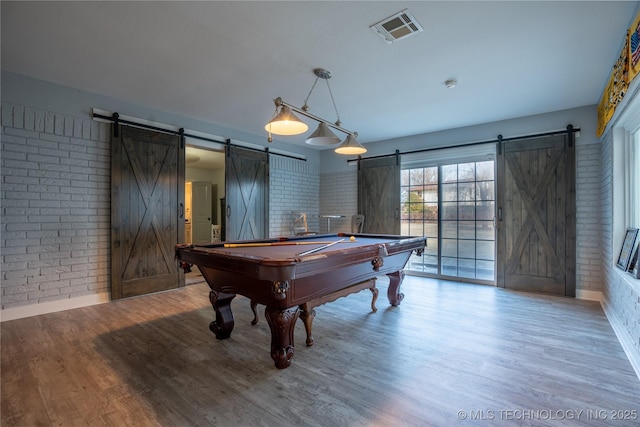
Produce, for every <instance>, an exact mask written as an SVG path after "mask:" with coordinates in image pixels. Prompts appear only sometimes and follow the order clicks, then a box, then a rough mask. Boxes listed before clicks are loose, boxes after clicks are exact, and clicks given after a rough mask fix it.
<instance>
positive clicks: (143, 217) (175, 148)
mask: <svg viewBox="0 0 640 427" xmlns="http://www.w3.org/2000/svg"><path fill="white" fill-rule="evenodd" d="M118 133H119V136H114V137H113V138H112V141H111V147H112V148H111V298H112V299H118V298H125V297H131V296H136V295H143V294H147V293H151V292H157V291H162V290H166V289H171V288H177V287H178V286H183V285H184V275H182V274H179V269H178V264H177V262H176V260H175V259H174V251H175V249H174V248H175V245H176V244H177V243H178V242H180V241H181V240H182V239H183V238H184V145H183V144H181V141H180V138H179V137H178V136H175V135H168V134H165V133H159V132H154V131H148V130H142V129H137V128H132V127H127V126H122V127H121V128H120V130H119V132H118ZM114 134H116V132H114Z"/></svg>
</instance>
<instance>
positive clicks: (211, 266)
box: [175, 233, 426, 369]
mask: <svg viewBox="0 0 640 427" xmlns="http://www.w3.org/2000/svg"><path fill="white" fill-rule="evenodd" d="M425 245H426V238H425V237H409V236H394V235H374V234H353V235H351V234H342V233H338V234H324V235H312V236H295V237H284V238H278V239H266V240H254V241H247V240H245V241H235V242H223V243H215V244H207V245H190V244H179V245H176V248H175V253H176V259H178V260H179V261H180V265H181V267H182V268H183V269H184V270H185V272H187V271H189V269H190V267H191V266H192V265H197V266H198V268H199V270H200V272H201V273H202V276H203V277H204V278H205V280H206V281H207V284H208V285H209V288H210V289H211V291H210V293H209V301H210V302H211V305H212V306H213V309H214V311H215V314H216V318H215V320H214V321H213V322H211V324H210V325H209V328H210V329H211V331H212V332H213V333H214V334H215V336H216V338H217V339H225V338H228V337H229V336H230V335H231V331H232V330H233V326H234V320H233V313H232V312H231V305H230V304H231V301H232V300H233V298H234V297H235V296H236V294H240V295H244V296H245V297H247V298H249V299H251V301H252V303H254V304H262V305H265V306H266V308H265V317H266V319H267V322H268V324H269V328H270V330H271V358H272V359H273V360H274V362H275V366H276V367H277V368H280V369H284V368H287V367H288V366H289V365H290V364H291V359H292V358H293V355H294V342H293V331H294V326H295V322H296V320H297V319H298V316H299V315H300V313H299V307H300V306H301V305H303V304H305V303H306V302H308V301H312V300H316V299H318V298H322V297H325V296H327V295H330V294H332V293H335V292H340V291H343V290H345V289H347V288H349V287H351V286H354V285H356V284H360V283H362V282H366V281H370V280H371V279H374V278H376V277H378V276H382V275H387V276H388V277H389V279H390V281H389V288H388V291H387V297H388V299H389V302H390V303H391V305H394V306H397V305H399V304H400V302H401V301H402V299H403V298H404V294H402V293H401V292H400V285H401V283H402V279H403V278H404V273H403V268H404V266H405V264H406V263H407V261H408V260H409V257H410V256H411V254H412V253H413V252H414V251H415V252H416V254H418V255H421V254H422V252H423V251H424V247H425Z"/></svg>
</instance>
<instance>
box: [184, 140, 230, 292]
mask: <svg viewBox="0 0 640 427" xmlns="http://www.w3.org/2000/svg"><path fill="white" fill-rule="evenodd" d="M185 163H186V167H185V183H184V186H185V191H184V199H185V200H184V201H185V212H184V213H185V215H184V218H185V225H184V240H185V243H194V244H198V243H200V244H206V243H211V242H215V241H221V240H222V239H223V232H222V230H223V228H224V224H223V222H224V216H223V213H222V209H221V207H220V204H221V202H220V200H221V199H222V200H223V199H224V192H225V176H224V173H225V172H224V168H225V156H224V151H220V150H215V149H207V148H201V147H194V146H192V145H187V146H186V147H185ZM203 281H204V279H203V277H202V275H201V274H200V271H199V270H198V268H197V267H196V266H193V267H192V272H191V273H188V274H186V275H185V284H186V285H192V284H196V283H200V282H203Z"/></svg>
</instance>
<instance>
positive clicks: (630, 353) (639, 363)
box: [600, 298, 640, 380]
mask: <svg viewBox="0 0 640 427" xmlns="http://www.w3.org/2000/svg"><path fill="white" fill-rule="evenodd" d="M600 305H602V310H603V311H604V314H605V316H607V320H609V324H610V325H611V327H612V328H613V332H614V333H615V334H616V336H617V337H618V341H619V342H620V345H621V346H622V349H623V350H624V352H625V354H626V355H627V359H629V362H630V363H631V366H632V367H633V370H634V371H636V376H637V377H638V379H639V380H640V354H638V353H637V352H636V351H635V349H634V346H633V341H632V340H631V337H630V336H629V334H627V332H626V331H625V329H624V328H623V326H622V325H621V324H620V322H619V321H618V318H617V317H616V316H615V313H613V312H612V311H611V308H610V306H609V305H608V304H607V301H606V299H604V298H603V299H602V301H600Z"/></svg>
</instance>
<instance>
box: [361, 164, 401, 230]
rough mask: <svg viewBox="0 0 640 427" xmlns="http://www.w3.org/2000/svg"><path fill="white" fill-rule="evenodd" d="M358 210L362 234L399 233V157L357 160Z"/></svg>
mask: <svg viewBox="0 0 640 427" xmlns="http://www.w3.org/2000/svg"><path fill="white" fill-rule="evenodd" d="M358 213H360V214H363V215H364V218H365V220H364V232H365V233H373V234H400V156H398V155H395V156H389V157H382V158H379V159H361V160H359V161H358Z"/></svg>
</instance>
